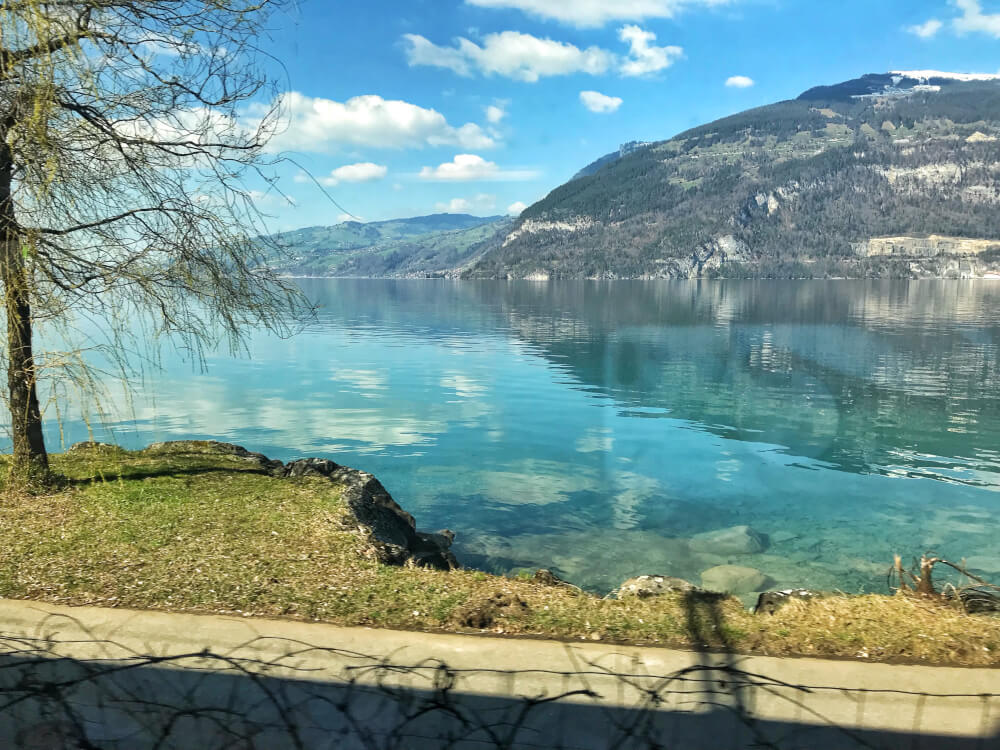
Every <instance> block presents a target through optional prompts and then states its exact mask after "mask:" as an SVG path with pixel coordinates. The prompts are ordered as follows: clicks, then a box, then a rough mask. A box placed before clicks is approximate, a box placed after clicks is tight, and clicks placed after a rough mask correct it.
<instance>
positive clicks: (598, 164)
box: [573, 141, 652, 180]
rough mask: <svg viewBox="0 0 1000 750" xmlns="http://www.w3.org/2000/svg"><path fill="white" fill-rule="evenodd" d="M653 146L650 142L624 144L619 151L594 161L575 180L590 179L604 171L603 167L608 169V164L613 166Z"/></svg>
mask: <svg viewBox="0 0 1000 750" xmlns="http://www.w3.org/2000/svg"><path fill="white" fill-rule="evenodd" d="M651 145H652V144H651V143H650V142H649V141H629V142H628V143H623V144H622V145H621V146H619V147H618V150H617V151H612V152H611V153H610V154H605V155H604V156H602V157H601V158H600V159H597V160H596V161H592V162H591V163H590V164H588V165H587V166H585V167H584V168H583V169H581V170H580V171H579V172H577V173H576V174H575V175H573V179H574V180H575V179H577V178H578V177H588V176H590V175H592V174H594V173H595V172H597V171H598V170H600V169H602V168H603V167H606V166H607V165H608V164H613V163H614V162H616V161H618V160H619V159H623V158H625V157H626V156H628V155H629V154H632V153H635V152H636V151H638V150H639V149H641V148H645V147H646V146H651Z"/></svg>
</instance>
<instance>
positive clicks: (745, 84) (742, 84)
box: [726, 76, 755, 89]
mask: <svg viewBox="0 0 1000 750" xmlns="http://www.w3.org/2000/svg"><path fill="white" fill-rule="evenodd" d="M754 83H755V81H754V80H753V78H750V77H749V76H730V77H729V78H727V79H726V86H728V87H729V88H731V89H748V88H750V87H751V86H753V85H754Z"/></svg>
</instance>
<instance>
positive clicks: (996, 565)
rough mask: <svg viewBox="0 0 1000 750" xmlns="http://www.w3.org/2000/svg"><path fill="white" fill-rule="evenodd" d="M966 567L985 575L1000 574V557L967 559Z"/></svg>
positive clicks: (986, 556)
mask: <svg viewBox="0 0 1000 750" xmlns="http://www.w3.org/2000/svg"><path fill="white" fill-rule="evenodd" d="M965 567H967V568H968V569H969V570H979V571H982V572H983V573H1000V556H997V557H993V556H991V555H973V556H972V557H970V558H968V559H966V561H965Z"/></svg>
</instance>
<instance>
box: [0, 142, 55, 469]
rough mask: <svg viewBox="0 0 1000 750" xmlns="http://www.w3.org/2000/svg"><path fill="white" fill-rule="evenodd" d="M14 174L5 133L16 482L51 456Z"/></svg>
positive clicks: (3, 224) (0, 266) (1, 168)
mask: <svg viewBox="0 0 1000 750" xmlns="http://www.w3.org/2000/svg"><path fill="white" fill-rule="evenodd" d="M0 135H3V136H6V133H5V132H4V133H0ZM13 174H14V165H13V159H12V158H11V152H10V148H9V146H8V145H7V139H6V137H3V138H2V139H0V281H2V282H3V290H4V309H5V312H6V316H7V357H8V361H7V387H8V397H9V406H10V421H11V425H10V431H11V438H12V440H13V443H14V458H13V464H12V466H11V473H12V475H13V476H14V478H15V481H26V480H27V481H30V480H32V479H38V478H42V477H44V476H45V475H46V474H47V473H48V468H49V458H48V453H47V452H46V450H45V439H44V437H43V435H42V414H41V410H40V409H39V406H38V392H37V389H36V379H37V378H36V375H37V373H36V370H35V359H34V355H33V352H32V347H31V325H32V320H31V296H30V293H31V283H30V279H29V276H28V269H27V267H26V265H25V258H24V255H23V254H22V252H21V246H20V245H21V242H20V240H21V238H20V236H19V232H18V230H17V222H16V216H15V213H14V202H13V198H12V194H11V188H12V182H13Z"/></svg>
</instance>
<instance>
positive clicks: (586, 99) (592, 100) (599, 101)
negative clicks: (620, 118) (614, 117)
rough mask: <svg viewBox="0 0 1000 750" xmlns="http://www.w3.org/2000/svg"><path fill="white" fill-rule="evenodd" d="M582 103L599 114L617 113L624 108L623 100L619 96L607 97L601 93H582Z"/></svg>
mask: <svg viewBox="0 0 1000 750" xmlns="http://www.w3.org/2000/svg"><path fill="white" fill-rule="evenodd" d="M580 101H581V102H583V106H584V107H586V108H587V109H589V110H590V111H591V112H597V113H598V114H607V113H609V112H615V111H617V110H618V108H619V107H620V106H622V100H621V99H619V98H618V97H617V96H607V95H606V94H602V93H600V92H599V91H581V92H580Z"/></svg>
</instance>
